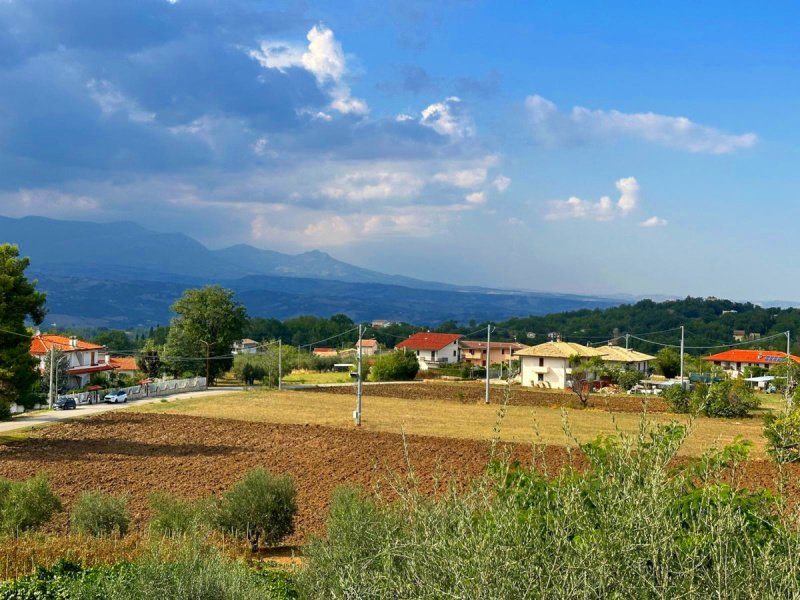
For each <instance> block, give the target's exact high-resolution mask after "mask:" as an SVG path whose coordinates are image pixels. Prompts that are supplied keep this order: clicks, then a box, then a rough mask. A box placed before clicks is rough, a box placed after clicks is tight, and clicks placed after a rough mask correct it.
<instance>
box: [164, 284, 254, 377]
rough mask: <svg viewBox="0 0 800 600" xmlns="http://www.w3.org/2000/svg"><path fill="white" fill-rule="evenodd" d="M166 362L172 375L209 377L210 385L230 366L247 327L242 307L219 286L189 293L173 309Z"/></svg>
mask: <svg viewBox="0 0 800 600" xmlns="http://www.w3.org/2000/svg"><path fill="white" fill-rule="evenodd" d="M172 310H173V311H175V312H176V313H177V315H178V316H177V317H175V318H173V319H172V323H171V324H170V328H169V335H168V336H167V344H166V348H165V354H166V357H165V360H166V362H167V363H168V364H169V366H170V369H171V370H172V371H173V373H183V372H191V373H193V374H196V375H206V374H207V376H208V379H209V383H213V381H214V380H215V379H216V378H217V376H218V375H219V374H220V373H224V372H225V371H228V370H229V369H230V368H231V366H232V365H233V358H232V357H231V349H232V347H233V343H234V342H235V341H236V340H239V339H241V338H242V331H243V330H244V327H245V325H246V324H247V312H246V311H245V308H244V306H242V305H241V304H240V303H239V302H237V301H235V300H234V298H233V291H232V290H227V289H225V288H222V287H220V286H218V285H209V286H206V287H204V288H200V289H190V290H186V291H185V292H184V293H183V296H181V298H180V299H179V300H178V301H177V302H175V304H173V305H172Z"/></svg>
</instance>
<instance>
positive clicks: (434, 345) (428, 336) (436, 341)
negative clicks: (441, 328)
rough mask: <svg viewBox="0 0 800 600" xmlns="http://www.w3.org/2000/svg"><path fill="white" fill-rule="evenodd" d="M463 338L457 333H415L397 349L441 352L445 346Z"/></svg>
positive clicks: (398, 345)
mask: <svg viewBox="0 0 800 600" xmlns="http://www.w3.org/2000/svg"><path fill="white" fill-rule="evenodd" d="M461 337H462V336H461V335H459V334H457V333H430V332H422V333H415V334H414V335H412V336H411V337H410V338H408V339H407V340H403V341H402V342H400V343H399V344H397V347H398V348H407V349H409V350H441V349H442V348H444V347H445V346H447V345H449V344H452V343H453V342H456V341H458V340H459V339H460V338H461Z"/></svg>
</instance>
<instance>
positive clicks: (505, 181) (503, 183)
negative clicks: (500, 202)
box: [492, 175, 511, 193]
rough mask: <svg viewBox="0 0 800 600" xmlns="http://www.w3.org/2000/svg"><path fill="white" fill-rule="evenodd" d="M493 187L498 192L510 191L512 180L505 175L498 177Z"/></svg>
mask: <svg viewBox="0 0 800 600" xmlns="http://www.w3.org/2000/svg"><path fill="white" fill-rule="evenodd" d="M492 185H493V186H494V188H495V189H496V190H497V191H498V192H500V193H503V192H505V191H506V190H507V189H508V186H510V185H511V178H509V177H506V176H505V175H498V176H497V177H495V178H494V181H493V182H492Z"/></svg>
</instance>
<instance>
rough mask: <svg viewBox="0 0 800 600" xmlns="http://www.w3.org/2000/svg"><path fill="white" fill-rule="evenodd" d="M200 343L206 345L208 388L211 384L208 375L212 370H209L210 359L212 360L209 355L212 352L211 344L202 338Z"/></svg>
mask: <svg viewBox="0 0 800 600" xmlns="http://www.w3.org/2000/svg"><path fill="white" fill-rule="evenodd" d="M200 343H201V344H205V345H206V388H207V387H208V384H209V380H208V375H209V372H210V371H209V361H210V359H209V355H210V354H211V344H209V343H208V342H207V341H205V340H200Z"/></svg>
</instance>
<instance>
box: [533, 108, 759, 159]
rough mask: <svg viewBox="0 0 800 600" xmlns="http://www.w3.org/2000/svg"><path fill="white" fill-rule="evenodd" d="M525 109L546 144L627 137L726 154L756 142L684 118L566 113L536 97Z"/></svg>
mask: <svg viewBox="0 0 800 600" xmlns="http://www.w3.org/2000/svg"><path fill="white" fill-rule="evenodd" d="M525 107H526V109H527V111H528V117H529V119H530V122H531V124H532V126H533V130H534V135H535V136H536V137H537V138H538V139H539V141H541V142H542V143H546V144H560V143H573V142H579V141H586V140H587V139H609V138H619V137H629V138H635V139H640V140H644V141H646V142H651V143H655V144H660V145H662V146H668V147H671V148H677V149H679V150H686V151H688V152H706V153H709V154H727V153H730V152H734V151H736V150H740V149H743V148H751V147H752V146H754V145H755V144H756V143H757V142H758V136H757V135H756V134H754V133H744V134H741V135H735V134H729V133H726V132H724V131H721V130H719V129H715V128H713V127H707V126H704V125H700V124H698V123H695V122H693V121H691V120H689V119H688V118H686V117H673V116H668V115H659V114H656V113H652V112H649V113H624V112H620V111H618V110H591V109H588V108H584V107H582V106H575V107H573V109H572V110H571V111H570V112H568V113H567V112H561V111H560V110H559V109H558V107H557V106H556V105H555V104H553V103H552V102H551V101H550V100H548V99H546V98H543V97H541V96H536V95H534V96H528V98H526V100H525Z"/></svg>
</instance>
